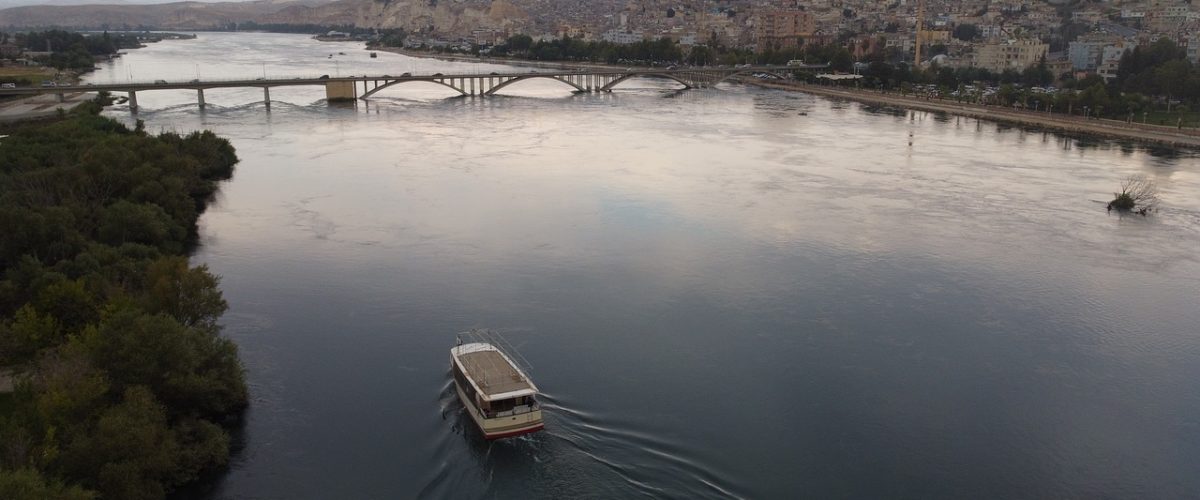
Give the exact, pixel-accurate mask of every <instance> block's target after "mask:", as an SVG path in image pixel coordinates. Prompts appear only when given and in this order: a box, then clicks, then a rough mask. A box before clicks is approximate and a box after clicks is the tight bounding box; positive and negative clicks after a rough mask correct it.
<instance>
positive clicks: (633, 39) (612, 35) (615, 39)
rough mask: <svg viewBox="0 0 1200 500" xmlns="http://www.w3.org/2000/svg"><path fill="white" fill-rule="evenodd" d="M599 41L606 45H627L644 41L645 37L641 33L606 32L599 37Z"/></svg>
mask: <svg viewBox="0 0 1200 500" xmlns="http://www.w3.org/2000/svg"><path fill="white" fill-rule="evenodd" d="M600 39H601V40H603V41H605V42H608V43H615V44H620V45H629V44H633V43H638V42H640V41H642V40H645V39H646V37H645V35H643V34H642V32H641V31H621V30H608V31H605V32H604V34H603V35H600Z"/></svg>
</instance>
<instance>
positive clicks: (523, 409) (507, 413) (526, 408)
mask: <svg viewBox="0 0 1200 500" xmlns="http://www.w3.org/2000/svg"><path fill="white" fill-rule="evenodd" d="M540 408H541V405H539V404H537V403H534V404H530V405H521V406H514V407H513V408H512V409H511V410H504V411H496V412H493V411H490V410H484V411H483V416H484V417H486V418H499V417H512V416H515V415H524V414H526V413H529V412H532V411H536V410H538V409H540Z"/></svg>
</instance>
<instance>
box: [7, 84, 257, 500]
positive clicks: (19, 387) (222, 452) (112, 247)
mask: <svg viewBox="0 0 1200 500" xmlns="http://www.w3.org/2000/svg"><path fill="white" fill-rule="evenodd" d="M102 106H103V103H101V102H93V103H87V104H86V105H84V106H82V107H80V108H77V109H76V111H74V112H72V113H70V114H69V115H67V116H65V117H63V119H61V120H58V121H56V122H53V123H41V124H26V125H22V126H19V127H17V128H16V129H15V130H9V131H5V133H7V134H8V136H7V137H4V138H3V139H0V234H3V235H4V236H3V238H0V372H9V373H11V374H12V379H13V380H14V381H15V389H14V392H12V393H8V394H0V498H5V499H12V500H24V499H45V498H56V499H80V500H82V499H96V498H103V499H133V500H137V499H160V498H163V497H164V496H165V495H166V494H167V493H168V492H170V491H172V489H174V488H175V487H177V486H179V485H181V484H184V483H187V482H190V481H193V480H195V479H197V478H198V477H200V476H201V475H202V474H204V473H206V472H209V471H214V470H218V469H220V468H221V467H223V466H224V465H225V464H226V463H227V461H228V458H229V447H230V434H229V431H228V429H226V427H225V426H226V425H228V424H231V423H233V422H235V421H236V420H237V418H238V417H239V416H240V414H241V412H242V410H243V409H244V408H245V407H246V405H247V392H246V385H245V381H244V378H243V369H242V366H241V364H240V361H239V360H238V356H237V349H236V347H235V345H234V344H233V343H232V342H231V341H230V340H228V339H226V338H224V337H223V336H221V335H220V333H219V330H220V327H219V326H218V324H217V320H218V318H219V317H220V316H221V314H222V313H223V312H224V311H225V309H226V307H227V305H226V302H225V300H224V299H223V298H222V296H221V291H220V289H219V287H218V283H219V279H218V278H217V277H216V276H214V275H213V274H212V273H210V272H209V270H208V269H207V268H206V267H205V266H203V265H201V266H191V265H190V264H189V263H188V259H187V256H186V253H185V252H186V251H187V249H188V248H189V246H190V245H192V244H193V243H194V242H195V240H196V237H197V228H196V221H197V218H198V217H199V215H200V213H201V212H203V210H204V208H205V206H206V204H207V203H208V201H209V200H210V199H211V197H212V196H213V194H214V193H215V192H216V190H217V187H218V183H219V182H220V181H222V180H225V179H229V178H230V177H231V175H232V173H233V168H234V164H235V163H236V162H237V157H236V155H235V152H234V149H233V147H232V146H231V145H230V144H229V142H228V141H226V140H225V139H222V138H220V137H217V136H216V135H214V134H213V133H212V132H208V131H204V132H194V133H191V134H187V135H179V134H175V133H164V134H160V135H151V134H148V133H146V132H145V130H143V128H142V126H141V123H140V122H139V123H138V124H137V126H136V127H135V128H133V129H130V128H128V127H126V126H125V125H123V124H121V123H119V122H116V121H114V120H111V119H108V118H105V117H101V116H99V114H98V113H99V111H100V109H102Z"/></svg>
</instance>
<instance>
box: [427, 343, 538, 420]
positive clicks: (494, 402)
mask: <svg viewBox="0 0 1200 500" xmlns="http://www.w3.org/2000/svg"><path fill="white" fill-rule="evenodd" d="M470 336H471V340H473V341H471V342H466V343H464V342H463V339H462V337H461V336H460V338H459V341H458V345H456V346H454V348H452V349H450V368H451V371H453V372H454V390H455V391H456V392H457V393H458V399H459V400H460V401H462V403H463V406H465V407H466V408H467V413H469V414H471V420H474V421H475V425H477V426H479V430H480V431H482V432H483V437H484V438H486V439H488V440H492V439H500V438H506V437H512V436H519V435H521V434H528V433H531V432H537V431H540V430H542V429H543V428H544V427H545V425H544V424H543V423H542V408H541V405H539V404H538V401H537V393H538V389H537V386H535V385H533V381H532V380H530V379H529V376H528V375H526V374H525V372H524V371H523V370H521V368H520V367H518V366H517V363H516V362H515V361H514V360H513V357H512V356H510V355H509V354H508V353H506V352H505V350H502V349H501V348H500V346H507V343H506V342H504V341H503V340H502V339H498V338H497V337H494V334H491V333H485V334H481V333H480V332H477V331H476V332H471V335H470ZM507 350H509V351H512V349H511V348H509V349H507ZM513 355H514V356H516V354H515V351H513Z"/></svg>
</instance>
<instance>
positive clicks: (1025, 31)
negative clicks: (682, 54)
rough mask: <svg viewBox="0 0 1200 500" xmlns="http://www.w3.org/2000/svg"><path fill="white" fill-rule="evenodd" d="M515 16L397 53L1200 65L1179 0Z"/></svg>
mask: <svg viewBox="0 0 1200 500" xmlns="http://www.w3.org/2000/svg"><path fill="white" fill-rule="evenodd" d="M519 7H520V9H519V10H520V11H521V12H523V13H529V15H528V17H524V18H521V19H514V18H508V17H506V18H501V19H494V21H495V23H494V24H495V25H496V26H488V25H486V23H484V25H480V26H469V27H464V28H463V29H462V30H459V32H442V31H436V30H428V31H423V32H422V31H418V32H416V33H412V34H411V35H410V36H409V37H408V38H407V39H406V40H405V45H406V46H407V47H411V48H417V47H422V46H424V47H441V48H447V49H461V50H465V49H467V48H469V47H477V48H479V49H481V50H482V51H483V52H485V53H486V52H487V50H488V48H489V47H491V46H495V45H499V44H503V43H504V41H505V40H506V39H508V38H509V37H510V36H512V35H514V34H525V35H530V36H532V37H533V39H534V40H553V39H561V38H564V37H567V38H572V39H579V40H582V41H585V42H601V41H603V42H608V43H613V44H633V43H637V42H641V41H644V40H657V39H660V38H664V37H665V38H670V39H671V40H673V41H675V42H677V43H678V45H680V46H681V47H682V48H683V49H684V50H685V51H686V50H688V48H690V47H695V46H714V45H717V46H723V47H731V48H737V49H743V50H747V51H755V52H763V51H766V50H781V49H795V48H801V47H804V46H810V45H829V44H835V45H839V46H842V47H845V48H847V49H848V50H849V51H850V52H851V53H852V54H853V55H854V57H855V59H856V60H865V59H872V58H873V59H880V60H886V61H889V62H909V63H911V62H912V61H914V60H918V61H919V63H920V64H921V66H922V67H928V66H930V65H936V66H938V67H943V68H944V67H949V68H979V69H984V70H987V71H990V72H993V73H1000V72H1003V71H1005V70H1014V71H1021V70H1024V69H1026V68H1028V67H1030V66H1033V65H1037V64H1042V63H1044V64H1045V65H1046V67H1047V68H1048V69H1049V70H1050V72H1051V73H1052V74H1054V75H1055V76H1056V77H1059V76H1061V75H1064V74H1073V76H1074V77H1075V78H1081V77H1083V76H1086V75H1089V74H1095V75H1099V76H1101V77H1103V78H1105V79H1109V78H1113V77H1114V76H1115V75H1116V70H1117V66H1118V63H1119V61H1120V58H1121V56H1122V54H1124V53H1125V51H1127V50H1130V49H1133V48H1134V47H1137V46H1145V45H1149V44H1151V43H1154V42H1155V41H1157V40H1159V39H1163V38H1166V39H1170V40H1171V41H1173V42H1174V43H1175V44H1176V45H1178V46H1179V47H1183V48H1185V49H1186V50H1187V55H1188V58H1189V59H1190V60H1191V61H1192V63H1197V62H1200V7H1197V6H1194V5H1192V4H1191V3H1190V2H1188V1H1186V0H1114V1H1105V2H1083V3H1080V2H1053V1H1042V2H1027V1H1020V0H966V1H948V0H925V1H920V0H894V1H873V0H770V1H745V0H626V1H622V0H598V1H594V2H564V1H560V0H529V1H527V2H521V3H520V4H519ZM501 26H503V27H501Z"/></svg>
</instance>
